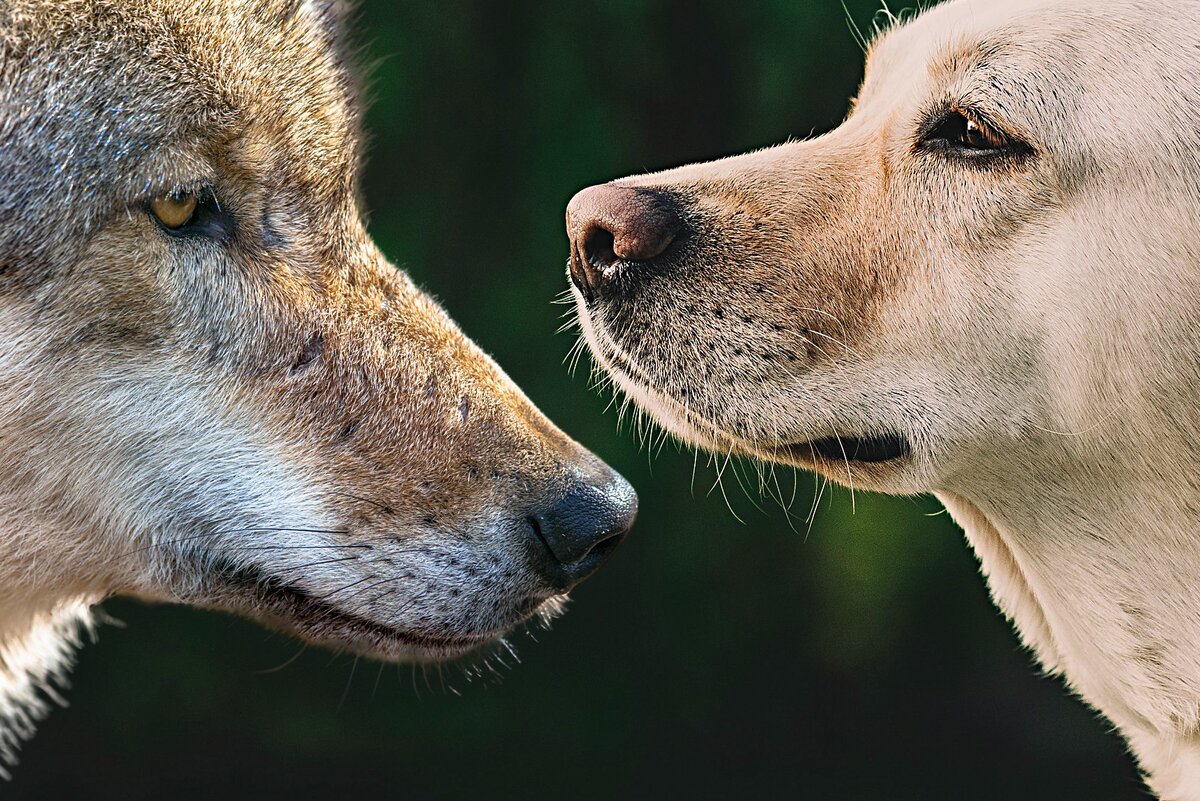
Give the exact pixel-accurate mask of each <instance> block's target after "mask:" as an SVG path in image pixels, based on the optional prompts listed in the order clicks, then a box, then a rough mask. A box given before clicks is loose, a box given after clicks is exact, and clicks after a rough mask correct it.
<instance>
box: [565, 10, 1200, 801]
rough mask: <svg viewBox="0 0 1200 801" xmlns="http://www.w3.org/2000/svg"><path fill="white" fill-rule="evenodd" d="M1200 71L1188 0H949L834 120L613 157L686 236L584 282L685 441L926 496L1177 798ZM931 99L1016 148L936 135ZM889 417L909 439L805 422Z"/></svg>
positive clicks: (877, 56) (624, 370)
mask: <svg viewBox="0 0 1200 801" xmlns="http://www.w3.org/2000/svg"><path fill="white" fill-rule="evenodd" d="M1197 86H1200V3H1195V2H1190V1H1189V0H1153V1H1149V0H1142V1H1140V2H1139V1H1136V0H1097V2H1091V3H1074V2H1068V1H1067V0H1005V2H994V0H953V1H952V2H948V3H946V4H944V5H941V6H938V7H935V8H933V9H932V10H929V11H927V12H925V13H923V14H921V15H920V16H918V17H917V18H916V19H914V20H911V21H909V22H907V23H906V24H896V25H894V26H892V29H891V30H890V31H889V32H887V33H886V34H885V35H883V36H882V37H881V38H880V39H879V40H878V41H877V42H876V43H875V44H874V45H873V47H872V48H871V52H870V55H869V60H868V67H867V76H866V79H865V82H864V85H863V87H862V91H861V94H860V96H859V97H858V99H857V101H856V103H855V106H854V110H853V112H852V113H851V115H850V116H849V118H848V119H847V120H846V122H845V123H844V124H843V125H842V126H841V127H839V128H838V129H837V130H835V131H833V132H831V133H829V134H827V135H825V136H821V137H818V138H816V139H814V140H811V141H807V142H797V143H790V144H786V145H783V146H780V147H777V148H772V149H768V150H764V151H760V152H757V153H752V154H749V155H745V156H740V157H735V158H730V159H725V160H722V161H716V162H712V163H709V164H701V165H695V166H689V167H684V168H680V169H676V170H671V171H667V172H663V173H658V174H653V175H648V176H641V177H636V178H630V179H625V180H622V181H619V182H617V183H619V184H622V185H626V186H637V187H644V188H648V189H657V190H662V191H663V192H666V193H668V194H669V195H670V196H672V197H674V198H676V199H677V201H678V202H679V204H680V206H681V208H682V209H683V211H682V214H683V217H684V219H685V220H686V222H687V224H688V227H689V229H690V234H689V236H688V237H687V238H686V239H684V240H681V241H680V242H679V243H678V244H677V246H675V247H674V249H673V250H672V251H668V252H667V253H666V254H664V256H663V257H661V258H660V259H659V260H658V263H657V264H656V265H655V266H654V267H653V268H647V267H645V266H642V265H638V264H636V263H635V264H625V265H621V266H619V267H618V268H617V269H618V270H621V271H624V272H622V273H621V275H620V276H618V280H620V281H624V282H625V283H624V284H622V285H621V287H622V288H621V289H620V291H615V292H614V293H613V295H612V297H608V298H605V297H601V298H599V299H597V300H595V301H594V302H592V303H587V302H585V300H584V297H583V295H582V294H580V293H579V292H578V290H577V301H578V304H579V307H580V310H581V315H580V316H581V319H582V323H583V328H584V333H585V335H586V337H587V339H588V341H589V343H590V344H591V346H592V348H593V351H594V352H595V353H596V355H597V358H598V360H599V361H600V363H601V364H602V365H603V366H604V367H605V368H606V369H607V370H608V371H609V372H610V373H611V374H612V375H613V376H615V378H616V380H617V382H618V383H619V385H620V386H621V387H622V388H623V389H624V390H625V391H626V392H627V393H628V394H629V395H630V396H631V397H632V398H633V399H634V400H635V401H636V402H637V404H638V405H639V406H640V407H642V408H643V409H645V410H646V411H648V412H649V413H650V414H651V415H653V416H654V417H655V418H656V419H657V420H658V421H659V422H660V423H661V424H662V425H664V426H665V427H667V428H668V429H669V430H671V431H672V432H674V433H675V434H677V435H678V436H680V437H681V438H683V439H686V440H688V441H690V442H693V443H696V444H699V445H703V446H707V447H710V448H713V449H717V450H720V451H732V452H740V453H748V454H753V455H756V456H759V457H762V458H766V459H773V460H777V461H784V462H790V463H793V464H798V465H801V466H804V467H808V468H811V469H815V470H818V471H821V472H823V473H825V474H826V475H828V476H830V477H831V478H833V479H835V480H840V481H842V482H844V483H849V484H851V485H853V486H855V487H857V488H859V489H862V488H874V489H878V490H883V491H887V492H899V493H915V492H934V493H936V494H937V495H938V497H939V498H941V499H942V500H943V501H944V502H945V504H946V506H947V508H948V509H949V511H950V512H951V513H952V514H953V515H954V517H955V519H956V520H958V521H959V523H961V525H962V526H963V528H964V529H965V531H966V534H967V536H968V538H969V539H970V541H971V543H972V544H973V546H974V547H975V549H976V551H977V553H978V555H979V558H980V560H981V562H982V567H983V571H984V573H985V574H986V576H987V578H988V581H989V583H990V586H991V590H992V593H993V596H994V598H995V600H996V602H997V603H998V604H999V606H1000V607H1001V608H1002V609H1003V610H1004V612H1005V613H1006V614H1007V615H1008V616H1009V617H1010V618H1011V619H1012V621H1013V622H1014V624H1015V625H1016V628H1017V630H1018V631H1019V632H1020V635H1021V637H1022V639H1023V640H1024V642H1025V643H1026V644H1027V645H1028V646H1029V647H1030V648H1031V649H1032V650H1033V651H1034V653H1035V654H1036V655H1037V658H1038V659H1039V660H1040V661H1041V662H1042V664H1043V665H1044V666H1045V667H1046V668H1047V669H1048V670H1050V671H1052V672H1055V673H1058V674H1061V675H1062V676H1064V677H1065V679H1066V681H1067V682H1068V683H1069V684H1070V686H1071V687H1072V688H1073V689H1074V690H1075V691H1076V692H1078V694H1079V695H1080V696H1082V697H1083V698H1084V699H1086V700H1087V702H1088V703H1090V704H1092V705H1093V706H1095V707H1096V708H1097V709H1099V710H1100V711H1102V712H1103V713H1104V714H1105V715H1106V716H1107V717H1108V718H1109V719H1110V720H1112V721H1113V722H1114V723H1115V724H1116V725H1117V726H1118V727H1119V729H1120V731H1121V732H1122V733H1123V734H1124V736H1125V737H1126V738H1127V739H1128V741H1129V743H1130V746H1131V748H1132V749H1133V751H1134V752H1135V753H1136V755H1137V758H1138V759H1139V761H1140V762H1141V765H1142V766H1143V768H1144V769H1145V771H1146V773H1147V776H1148V781H1149V783H1150V785H1151V787H1152V788H1153V789H1154V790H1155V792H1157V793H1158V794H1160V795H1161V797H1163V798H1165V799H1172V801H1195V800H1196V799H1200V156H1198V154H1200V105H1198V104H1197V94H1198V90H1197ZM945 107H957V108H967V109H972V110H974V111H977V112H979V113H980V114H982V115H985V116H986V118H987V119H989V120H990V121H992V122H994V123H995V124H996V125H997V126H998V127H1000V128H1002V129H1004V130H1006V131H1007V132H1009V133H1011V134H1012V135H1013V136H1014V137H1017V138H1019V139H1020V140H1021V141H1023V142H1025V143H1027V144H1028V145H1029V146H1030V149H1031V152H1030V154H1028V155H1027V156H1026V157H1024V158H1019V159H1009V160H1007V161H1003V160H1002V161H1000V162H997V163H995V164H992V165H991V166H988V167H985V168H979V167H978V166H971V165H968V164H965V163H963V162H962V161H961V160H956V159H954V158H949V157H947V156H945V155H942V154H938V153H935V152H930V151H928V150H926V149H923V148H922V147H921V146H920V144H919V141H920V139H921V130H922V125H924V124H926V122H927V121H928V120H929V118H930V116H931V115H933V114H936V113H938V111H937V110H938V109H940V108H945ZM576 233H578V232H576ZM878 432H898V433H902V434H903V435H904V436H905V437H906V438H907V439H908V440H909V442H911V444H912V449H913V450H912V454H911V456H910V457H908V458H906V459H902V460H899V461H897V462H892V463H885V464H860V463H855V462H849V463H847V462H844V461H842V460H840V459H832V458H822V457H820V456H818V455H817V454H815V453H811V452H809V451H808V449H807V447H806V446H805V445H804V443H809V442H812V441H814V440H819V439H821V438H829V437H832V436H842V437H847V436H856V435H857V436H862V435H866V434H871V433H878Z"/></svg>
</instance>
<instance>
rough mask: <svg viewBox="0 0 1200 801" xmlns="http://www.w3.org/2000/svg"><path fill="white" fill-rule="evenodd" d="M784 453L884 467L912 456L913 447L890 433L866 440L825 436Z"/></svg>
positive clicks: (900, 436)
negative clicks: (888, 463) (881, 465)
mask: <svg viewBox="0 0 1200 801" xmlns="http://www.w3.org/2000/svg"><path fill="white" fill-rule="evenodd" d="M787 450H788V452H789V453H790V454H792V455H793V456H795V457H797V458H800V459H805V460H808V461H811V460H812V459H813V457H814V456H816V457H817V458H819V459H822V460H827V461H834V462H858V463H860V464H884V463H887V462H895V461H898V460H900V459H903V458H904V457H906V456H908V455H909V454H911V453H912V445H911V444H910V443H909V441H908V438H907V437H905V436H904V435H903V434H896V433H889V434H880V435H877V436H866V437H852V436H847V437H839V436H833V437H824V438H822V439H815V440H809V441H807V442H801V443H797V444H794V445H788V446H787Z"/></svg>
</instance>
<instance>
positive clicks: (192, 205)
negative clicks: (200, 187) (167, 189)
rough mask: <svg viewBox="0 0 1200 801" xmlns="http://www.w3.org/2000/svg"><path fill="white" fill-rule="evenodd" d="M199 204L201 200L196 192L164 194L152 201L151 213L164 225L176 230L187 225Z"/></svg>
mask: <svg viewBox="0 0 1200 801" xmlns="http://www.w3.org/2000/svg"><path fill="white" fill-rule="evenodd" d="M197 205H199V200H197V198H196V196H195V195H194V194H190V193H189V194H185V195H176V194H171V195H163V196H161V197H156V198H154V200H151V201H150V213H151V214H153V215H154V216H155V218H156V219H157V220H158V221H159V222H160V223H162V224H163V227H165V228H170V229H172V230H174V229H177V228H182V227H183V226H185V225H187V223H188V221H189V220H191V219H192V215H194V214H195V213H196V206H197Z"/></svg>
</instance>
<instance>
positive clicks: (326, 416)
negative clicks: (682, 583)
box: [0, 0, 633, 777]
mask: <svg viewBox="0 0 1200 801" xmlns="http://www.w3.org/2000/svg"><path fill="white" fill-rule="evenodd" d="M341 5H342V4H341V3H340V2H337V0H197V2H188V3H178V2H172V0H119V2H115V1H113V0H3V2H0V186H2V187H3V192H0V343H2V345H0V521H2V522H0V777H2V776H3V774H4V766H5V764H6V763H7V762H8V761H9V760H10V759H11V757H12V755H13V751H14V749H15V748H16V746H17V744H18V743H19V742H20V741H21V740H23V739H24V738H25V737H27V736H28V734H29V733H30V731H31V730H32V726H33V723H34V722H35V720H36V719H37V717H39V715H40V714H41V713H42V712H43V711H44V710H45V707H46V706H47V702H48V701H52V700H54V699H55V698H57V692H56V690H55V683H56V681H58V680H59V679H60V678H61V675H62V672H63V670H64V669H65V667H66V666H67V662H68V661H69V655H70V652H71V649H72V645H73V644H74V642H75V640H76V639H77V637H78V635H79V634H80V633H81V632H82V631H83V630H84V629H86V628H87V627H88V626H89V625H90V623H89V621H90V620H91V616H90V614H89V610H90V608H91V606H92V605H93V604H95V603H96V602H98V601H100V600H102V599H104V598H106V597H108V596H111V595H114V594H122V595H129V596H134V597H139V598H145V599H151V600H157V601H168V602H171V601H174V602H181V603H188V604H193V605H198V606H204V607H209V608H217V609H222V610H228V611H232V612H236V613H239V614H244V615H248V616H251V617H253V618H256V619H259V620H262V621H263V622H265V623H268V624H270V625H274V626H277V627H280V628H283V629H285V630H287V631H290V632H294V633H296V634H298V635H299V636H302V637H304V638H305V639H307V640H309V641H313V642H318V643H322V644H326V645H331V646H334V647H336V648H341V649H348V650H351V651H354V652H356V653H359V654H365V655H369V656H376V657H382V658H389V659H417V660H431V659H439V658H445V657H449V656H455V655H458V654H462V653H465V652H467V651H469V650H471V649H473V648H476V647H478V646H480V645H482V644H485V643H488V642H491V641H492V640H494V639H495V638H497V637H499V636H500V635H502V634H503V633H504V632H505V631H507V630H508V629H509V628H511V627H512V626H514V625H516V624H518V623H520V622H522V621H525V620H528V619H530V618H531V617H532V616H535V615H538V614H541V615H543V616H545V615H549V614H552V613H553V612H555V611H556V610H557V609H558V608H559V607H560V606H561V593H562V592H563V591H564V590H565V588H566V587H567V585H568V584H569V583H571V582H569V581H566V580H559V579H558V577H557V575H552V576H550V577H549V578H547V576H546V574H545V570H543V571H542V572H539V569H538V567H537V566H536V565H537V564H542V565H543V567H544V563H541V562H537V560H538V559H540V558H543V556H544V557H545V558H549V553H548V552H546V553H545V554H543V551H544V550H545V548H549V545H546V546H545V548H543V547H542V546H541V545H540V544H539V543H538V541H537V537H538V535H539V534H542V533H543V532H542V529H540V528H538V527H537V524H536V520H537V518H536V516H537V515H541V514H548V512H546V510H547V509H548V508H550V507H551V505H553V504H554V503H556V502H558V500H559V499H562V498H563V497H564V496H568V494H569V493H570V492H572V491H575V490H580V488H583V489H582V490H580V491H581V492H583V491H592V490H597V491H600V492H609V490H611V489H612V488H614V487H615V488H616V490H617V495H612V494H611V493H610V494H609V495H607V496H605V497H606V498H607V501H606V502H608V501H610V502H609V503H608V505H607V506H606V507H605V508H606V509H607V510H609V511H611V512H616V513H619V514H628V513H631V511H632V509H633V506H632V502H633V499H632V492H631V491H629V490H628V485H625V484H624V483H623V482H622V481H621V480H620V479H619V478H617V477H616V476H615V474H613V473H612V472H611V471H609V470H608V469H607V468H606V467H605V466H604V465H603V464H602V463H601V462H599V460H597V459H596V458H595V457H594V456H592V455H591V454H590V453H588V452H587V451H586V450H584V449H583V448H581V447H580V446H579V445H577V444H576V443H574V442H572V441H571V440H570V439H569V438H568V437H566V436H565V435H564V434H563V433H562V432H561V431H559V430H558V429H556V428H555V427H554V426H553V425H552V424H551V423H550V422H549V421H548V420H546V419H545V418H544V417H543V416H542V415H541V414H540V413H539V412H538V411H537V409H535V408H534V407H533V405H532V404H531V403H530V402H529V400H528V399H527V398H525V396H524V395H523V394H522V393H521V392H520V390H519V389H518V388H517V387H516V386H514V385H513V384H512V382H511V381H510V380H509V379H508V377H507V376H505V375H504V373H503V372H502V371H501V370H500V369H499V368H498V367H497V366H496V365H495V364H494V363H493V362H492V360H491V359H490V358H488V357H487V356H486V355H485V354H484V353H482V352H481V351H480V350H479V349H478V348H477V347H476V346H475V345H474V344H473V343H472V342H471V341H470V340H468V339H467V338H466V337H465V336H464V335H463V334H462V332H461V331H459V330H458V328H457V327H456V326H455V325H454V324H453V322H452V321H451V320H450V319H449V318H448V317H447V316H446V315H445V313H444V312H443V311H442V310H441V309H440V308H439V307H438V306H437V305H436V304H435V303H434V302H433V301H432V300H431V299H430V298H428V297H427V296H425V295H424V294H423V293H421V292H420V291H419V290H418V289H417V288H416V287H415V286H414V285H413V284H412V282H411V281H410V280H409V279H408V278H407V277H406V276H405V275H404V274H403V273H400V272H398V271H397V270H396V269H395V268H394V267H393V266H392V265H390V264H389V263H388V262H387V261H386V259H385V258H384V257H383V255H382V254H381V253H380V252H379V251H378V250H377V249H376V248H375V246H374V244H373V243H372V241H371V239H370V237H368V236H367V234H366V232H365V230H364V227H363V223H362V220H361V214H360V208H359V198H358V181H357V174H358V169H359V161H360V153H361V149H362V148H361V144H360V136H359V130H358V120H359V105H358V93H357V88H356V82H355V80H354V77H353V74H352V73H351V71H350V70H349V69H348V68H347V65H346V63H345V62H346V59H347V54H346V51H347V48H346V47H345V45H344V44H343V43H342V35H341V33H340V29H341V25H342V23H341V17H342V9H341ZM172 195H177V196H179V197H183V198H187V197H193V198H201V197H203V198H205V200H204V205H203V207H201V206H200V205H199V204H198V205H197V209H201V208H202V209H203V211H202V213H203V214H205V215H207V216H206V217H204V218H203V220H205V221H207V223H206V225H210V227H203V226H199V225H197V226H193V227H191V228H188V229H187V230H182V231H181V230H171V229H170V228H169V226H167V225H165V224H164V225H160V224H159V222H156V221H155V217H154V214H153V213H152V212H153V210H154V208H155V204H156V203H162V202H165V201H164V200H163V199H164V198H166V197H168V196H172ZM197 213H201V212H199V211H198V212H197ZM614 482H615V483H614ZM598 488H599V489H598ZM618 496H620V497H618ZM589 497H590V496H589ZM585 519H586V518H585ZM531 521H534V522H531ZM589 558H591V554H589ZM596 562H597V559H593V560H592V561H591V562H588V563H587V564H586V565H585V564H584V561H583V560H581V561H579V562H574V563H573V564H574V565H583V566H594V565H595V564H596ZM579 575H582V571H578V572H576V573H573V574H572V576H574V577H576V578H577V577H578V576H579ZM551 585H555V586H551Z"/></svg>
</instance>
